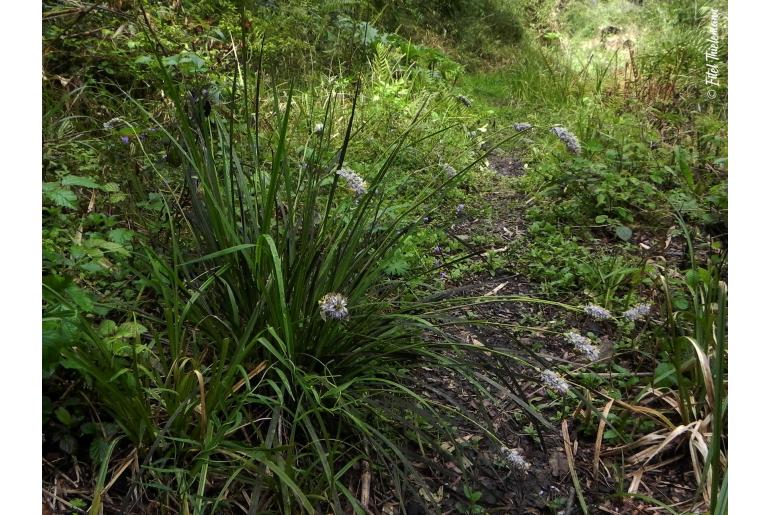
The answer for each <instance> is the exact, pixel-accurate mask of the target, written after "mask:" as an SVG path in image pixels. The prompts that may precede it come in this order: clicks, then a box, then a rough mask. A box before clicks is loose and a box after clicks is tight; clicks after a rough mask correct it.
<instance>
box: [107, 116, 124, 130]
mask: <svg viewBox="0 0 770 515" xmlns="http://www.w3.org/2000/svg"><path fill="white" fill-rule="evenodd" d="M121 123H123V118H113V119H112V120H108V121H106V122H104V123H103V124H102V127H104V128H105V129H108V130H109V129H114V128H115V127H117V126H118V125H120V124H121Z"/></svg>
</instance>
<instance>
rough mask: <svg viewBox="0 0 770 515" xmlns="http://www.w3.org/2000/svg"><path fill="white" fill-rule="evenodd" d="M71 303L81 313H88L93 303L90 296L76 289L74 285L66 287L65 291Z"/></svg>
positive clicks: (92, 307)
mask: <svg viewBox="0 0 770 515" xmlns="http://www.w3.org/2000/svg"><path fill="white" fill-rule="evenodd" d="M65 291H66V292H67V295H69V298H70V299H71V300H72V302H73V303H74V304H75V305H76V306H77V307H78V308H80V309H81V310H82V311H85V312H88V313H90V312H91V311H92V310H93V309H94V301H93V300H92V299H91V296H90V295H89V294H88V293H86V291H85V290H83V289H82V288H78V287H77V286H75V285H74V284H73V285H71V286H69V287H67V289H66V290H65Z"/></svg>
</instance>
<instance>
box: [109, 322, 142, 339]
mask: <svg viewBox="0 0 770 515" xmlns="http://www.w3.org/2000/svg"><path fill="white" fill-rule="evenodd" d="M146 332H147V328H146V327H145V326H143V325H142V324H140V323H139V322H123V323H122V324H120V326H118V330H117V331H115V335H114V336H113V338H135V337H137V336H139V335H141V334H144V333H146Z"/></svg>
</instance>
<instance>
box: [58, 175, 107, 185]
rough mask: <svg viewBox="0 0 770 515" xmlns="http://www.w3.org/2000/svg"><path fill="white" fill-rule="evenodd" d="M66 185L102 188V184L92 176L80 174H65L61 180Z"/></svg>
mask: <svg viewBox="0 0 770 515" xmlns="http://www.w3.org/2000/svg"><path fill="white" fill-rule="evenodd" d="M61 183H62V185H64V186H81V187H83V188H100V187H101V185H100V184H98V183H96V182H94V180H93V179H91V178H90V177H80V176H78V175H65V176H64V177H63V178H62V180H61Z"/></svg>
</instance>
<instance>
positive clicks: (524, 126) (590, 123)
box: [42, 0, 728, 514]
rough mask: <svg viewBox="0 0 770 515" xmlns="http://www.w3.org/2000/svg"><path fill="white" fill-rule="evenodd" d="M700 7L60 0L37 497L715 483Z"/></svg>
mask: <svg viewBox="0 0 770 515" xmlns="http://www.w3.org/2000/svg"><path fill="white" fill-rule="evenodd" d="M713 9H718V10H719V12H721V17H720V18H718V22H717V27H718V28H719V30H720V33H722V34H725V33H726V30H725V27H726V23H725V20H724V17H725V16H726V2H720V1H714V2H691V1H674V2H662V1H660V2H659V1H651V0H646V1H644V2H641V1H637V2H631V1H627V0H606V1H598V2H597V1H588V0H571V1H566V2H565V1H561V2H557V1H551V2H534V1H532V2H531V1H528V0H521V1H514V2H504V1H502V0H462V1H458V2H449V3H448V2H438V1H432V0H413V1H412V0H399V1H397V2H380V1H376V0H372V1H362V0H341V1H334V2H305V1H300V0H290V1H286V2H271V1H256V0H255V1H234V0H217V1H211V2H192V1H189V2H188V1H175V2H151V1H129V0H122V1H121V0H113V1H110V2H104V3H90V2H82V1H80V0H62V1H58V2H44V4H43V12H42V16H43V34H42V36H43V48H44V54H43V64H44V69H43V98H42V101H43V106H44V119H43V163H42V164H43V182H42V209H43V227H42V252H43V274H42V288H43V306H42V324H43V342H42V374H43V399H42V410H43V428H42V431H43V444H42V447H43V483H44V484H43V511H44V513H45V512H48V513H92V514H96V513H195V514H202V513H382V514H385V513H409V514H414V513H531V512H538V513H567V514H569V513H578V512H582V513H597V512H605V513H631V512H638V513H652V512H653V511H659V510H663V511H666V512H668V513H726V510H727V508H726V506H727V483H728V482H727V477H728V476H727V468H728V467H727V463H728V462H727V384H728V380H727V377H728V374H727V370H728V367H727V356H728V352H727V233H726V226H727V225H726V220H727V158H726V155H727V154H726V152H727V141H726V134H727V127H726V120H727V112H726V110H727V103H726V84H724V81H725V80H726V73H724V74H723V80H722V84H721V85H720V86H719V87H716V88H715V89H714V91H715V93H716V95H715V97H714V98H711V97H710V95H709V91H710V88H713V87H712V86H709V85H706V84H705V83H704V81H703V74H704V73H705V71H704V70H705V68H704V57H703V56H704V52H705V51H706V50H705V49H706V46H707V45H708V44H709V42H708V38H709V29H710V27H711V26H712V20H713V16H712V13H713V12H714V11H713ZM717 57H718V61H719V62H720V63H722V65H724V66H726V63H727V41H726V38H724V36H722V39H720V40H719V47H718V56H717ZM725 70H726V68H725Z"/></svg>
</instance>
